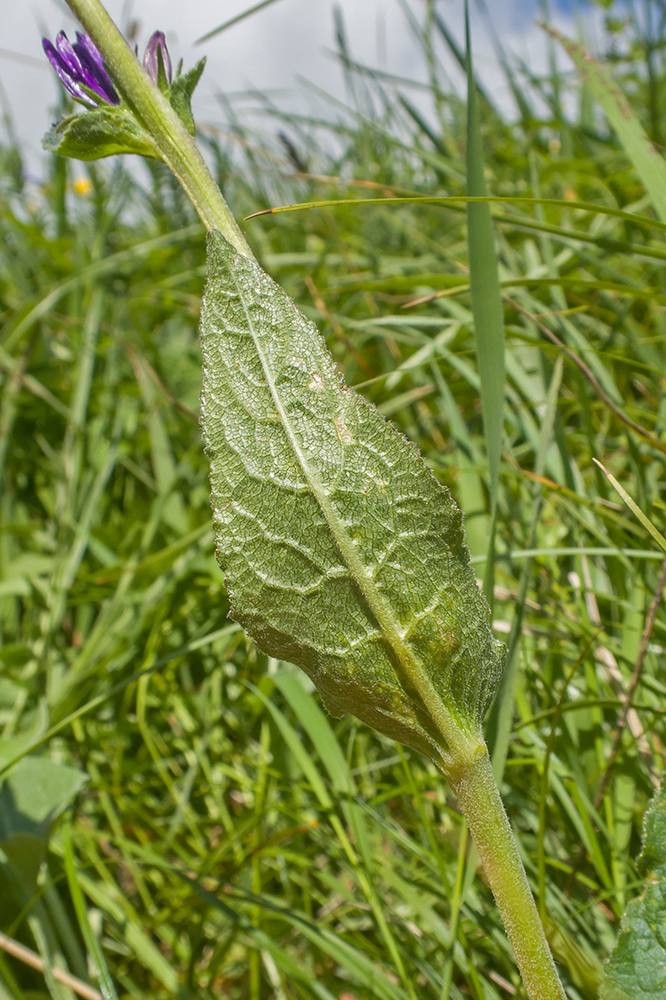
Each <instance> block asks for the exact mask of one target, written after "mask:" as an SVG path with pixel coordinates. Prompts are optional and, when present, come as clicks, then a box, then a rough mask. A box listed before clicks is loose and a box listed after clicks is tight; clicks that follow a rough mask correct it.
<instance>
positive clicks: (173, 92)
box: [169, 59, 206, 135]
mask: <svg viewBox="0 0 666 1000" xmlns="http://www.w3.org/2000/svg"><path fill="white" fill-rule="evenodd" d="M205 65H206V60H205V59H201V60H200V62H198V63H197V64H196V66H193V67H192V69H191V70H189V72H187V73H185V74H183V76H177V77H176V79H175V80H174V81H173V83H172V84H171V89H170V90H169V101H170V102H171V107H172V108H173V110H174V111H175V112H176V114H177V115H178V117H179V118H180V120H181V121H182V123H183V125H184V126H185V128H186V129H187V131H188V132H189V133H190V135H196V132H197V127H196V124H195V121H194V115H193V114H192V94H193V93H194V90H195V87H196V85H197V84H198V82H199V80H200V79H201V74H202V73H203V71H204V67H205Z"/></svg>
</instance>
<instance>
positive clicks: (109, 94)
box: [73, 42, 120, 104]
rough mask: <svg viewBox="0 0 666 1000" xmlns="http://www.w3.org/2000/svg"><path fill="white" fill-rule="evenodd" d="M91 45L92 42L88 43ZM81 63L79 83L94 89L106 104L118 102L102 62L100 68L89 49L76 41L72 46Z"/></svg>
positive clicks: (118, 99)
mask: <svg viewBox="0 0 666 1000" xmlns="http://www.w3.org/2000/svg"><path fill="white" fill-rule="evenodd" d="M90 44H91V45H92V42H91V43H90ZM73 49H74V51H75V52H76V54H77V56H78V57H79V61H80V63H81V83H85V85H86V87H89V88H90V90H94V91H95V93H96V94H98V95H99V96H100V97H101V98H102V99H103V100H104V101H106V102H107V103H108V104H120V98H119V97H118V95H117V94H116V92H115V90H114V89H113V84H112V83H111V80H110V79H109V76H108V73H107V72H106V70H105V69H104V63H102V66H101V69H100V66H99V63H98V62H97V61H96V59H95V57H94V56H93V55H92V54H91V53H90V51H89V49H88V48H86V47H85V46H83V45H82V44H81V43H80V42H77V43H76V44H75V45H74V46H73Z"/></svg>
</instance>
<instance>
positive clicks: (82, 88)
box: [42, 31, 120, 108]
mask: <svg viewBox="0 0 666 1000" xmlns="http://www.w3.org/2000/svg"><path fill="white" fill-rule="evenodd" d="M42 45H43V46H44V52H45V53H46V58H47V59H48V61H49V62H50V63H51V65H52V66H53V68H54V70H55V71H56V73H57V74H58V76H59V77H60V79H61V81H62V82H63V83H64V85H65V87H66V88H67V90H68V91H69V92H70V94H71V95H72V97H75V98H76V100H77V101H81V103H82V104H87V105H88V107H89V108H96V107H99V105H100V104H120V98H119V97H118V95H117V93H116V91H115V90H114V87H113V84H112V83H111V79H110V77H109V74H108V73H107V72H106V69H105V68H104V60H103V59H102V55H101V53H100V52H99V50H98V48H97V46H96V45H95V44H94V43H93V42H92V41H91V40H90V39H89V38H88V36H87V35H84V34H82V33H81V32H80V31H77V33H76V42H75V43H74V45H72V43H71V42H70V41H69V39H68V37H67V35H66V34H65V32H64V31H61V32H59V34H58V37H57V38H56V42H55V45H54V44H53V43H52V42H51V41H49V39H48V38H43V39H42ZM86 88H87V89H86ZM93 95H95V96H93Z"/></svg>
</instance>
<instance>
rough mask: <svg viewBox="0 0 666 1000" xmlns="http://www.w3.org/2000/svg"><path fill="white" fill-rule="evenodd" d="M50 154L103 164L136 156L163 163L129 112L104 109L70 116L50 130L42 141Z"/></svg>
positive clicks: (120, 107) (110, 108) (151, 142)
mask: <svg viewBox="0 0 666 1000" xmlns="http://www.w3.org/2000/svg"><path fill="white" fill-rule="evenodd" d="M42 146H43V147H44V149H45V150H47V151H48V152H50V153H59V154H60V156H71V157H72V158H73V159H75V160H100V159H102V158H103V157H105V156H114V155H115V154H116V153H137V154H138V155H139V156H150V157H154V158H155V159H161V157H160V153H159V151H158V149H157V146H156V145H155V143H154V142H153V140H152V138H151V136H150V135H149V134H148V133H147V132H145V131H144V130H143V129H142V128H141V126H140V125H139V124H138V123H137V121H136V119H135V118H134V116H133V114H132V112H131V111H130V110H129V108H126V107H123V106H122V105H120V106H119V107H111V106H109V107H105V108H95V109H94V110H90V111H84V112H83V113H82V114H79V115H69V116H68V117H67V118H63V119H62V120H61V121H59V122H57V123H56V124H55V125H53V126H52V127H51V129H50V130H49V131H48V132H47V133H46V135H45V136H44V138H43V139H42Z"/></svg>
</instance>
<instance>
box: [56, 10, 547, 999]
mask: <svg viewBox="0 0 666 1000" xmlns="http://www.w3.org/2000/svg"><path fill="white" fill-rule="evenodd" d="M67 4H68V6H69V7H70V9H71V10H72V11H73V13H74V14H76V16H77V17H78V19H79V20H80V22H81V24H82V25H83V27H84V28H85V29H86V31H87V32H88V34H89V35H90V37H91V38H92V40H93V41H94V43H95V45H96V46H97V48H98V49H99V51H100V52H101V53H102V56H103V57H104V61H105V63H106V65H107V68H108V70H109V72H110V74H111V76H112V78H113V82H114V84H115V85H117V87H118V89H119V91H120V93H121V94H122V96H123V98H124V99H125V101H126V102H127V104H128V105H129V106H130V107H131V108H132V110H133V112H134V114H135V115H136V117H137V119H138V120H139V121H140V122H141V124H142V125H143V127H144V128H145V129H146V131H147V132H148V133H149V134H150V135H151V136H152V138H153V140H154V142H155V144H156V146H157V148H158V150H159V152H160V154H161V156H162V158H163V159H164V161H165V163H167V164H168V166H169V167H170V168H171V170H172V171H173V173H174V174H175V176H176V177H177V178H178V180H179V181H180V183H181V184H182V186H183V188H184V189H185V191H186V192H187V194H188V195H189V197H190V199H191V200H192V203H193V204H194V206H195V208H196V210H197V212H198V213H199V215H200V216H201V219H202V221H203V223H204V225H205V226H206V228H207V229H214V230H217V231H218V232H220V233H221V234H222V235H223V236H224V237H225V239H227V240H228V241H229V242H230V243H231V244H232V246H234V247H235V249H236V250H237V251H238V252H239V253H241V254H243V255H244V256H246V257H250V258H252V257H253V254H252V251H251V250H250V248H249V246H248V244H247V242H246V241H245V237H244V236H243V234H242V233H241V231H240V229H239V228H238V225H237V223H236V220H235V219H234V217H233V215H232V214H231V212H230V210H229V207H228V205H227V203H226V202H225V200H224V197H223V196H222V193H221V191H220V189H219V188H218V186H217V184H216V183H215V180H214V178H213V176H212V174H211V173H210V171H209V169H208V167H207V166H206V163H205V161H204V159H203V157H202V155H201V153H200V152H199V149H198V147H197V145H196V143H195V141H194V139H193V138H192V136H191V135H190V134H189V132H188V131H187V129H186V128H185V126H184V125H183V123H182V122H181V120H180V118H179V117H178V115H177V114H176V112H175V111H174V110H173V108H172V107H171V105H170V104H169V102H168V100H167V99H166V98H165V97H164V95H163V94H162V93H161V92H160V90H159V89H158V87H157V86H156V85H155V84H154V83H153V81H152V80H151V78H150V77H149V76H148V74H147V73H146V72H145V71H144V69H143V67H142V66H141V65H140V64H139V62H138V61H137V59H136V57H135V55H134V54H133V52H132V51H131V50H130V48H129V46H128V45H127V42H126V41H125V39H124V38H123V36H122V35H121V33H120V32H119V30H118V28H117V27H116V25H115V24H114V22H113V21H112V20H111V18H110V17H109V15H108V14H107V12H106V11H105V9H104V7H103V6H102V4H101V3H100V0H67ZM380 610H381V609H380ZM417 680H418V681H419V683H417V685H416V686H417V688H418V690H419V693H420V694H421V696H422V697H423V699H424V704H426V706H427V708H428V709H429V710H430V711H431V714H433V719H434V720H435V724H436V725H437V726H438V728H440V730H442V731H443V733H444V736H445V740H446V744H447V746H448V747H449V749H450V751H451V758H452V760H453V763H452V766H451V767H450V768H447V770H446V772H445V776H446V777H447V778H448V780H449V781H450V783H451V785H452V787H453V789H454V791H455V792H456V794H457V796H458V801H459V803H460V808H461V810H462V812H463V814H464V816H465V818H466V820H467V822H468V824H469V828H470V831H471V833H472V836H473V838H474V840H475V842H476V846H477V848H478V851H479V856H480V858H481V861H482V863H483V868H484V871H485V873H486V876H487V878H488V882H489V883H490V887H491V889H492V891H493V894H494V896H495V900H496V902H497V906H498V908H499V911H500V913H501V915H502V919H503V921H504V925H505V927H506V931H507V934H508V936H509V940H510V942H511V945H512V947H513V951H514V954H515V956H516V962H517V964H518V968H519V969H520V972H521V975H522V977H523V982H524V984H525V988H526V990H527V993H528V996H529V998H530V1000H566V997H565V993H564V990H563V988H562V984H561V983H560V980H559V978H558V975H557V971H556V969H555V963H554V962H553V958H552V955H551V953H550V949H549V947H548V942H547V941H546V936H545V934H544V931H543V927H542V925H541V922H540V920H539V915H538V913H537V908H536V905H535V903H534V899H533V897H532V893H531V891H530V887H529V883H528V881H527V876H526V875H525V869H524V868H523V864H522V861H521V860H520V855H519V854H518V847H517V845H516V841H515V838H514V836H513V833H512V831H511V827H510V825H509V820H508V818H507V815H506V812H505V811H504V806H503V804H502V800H501V798H500V793H499V789H498V787H497V783H496V781H495V778H494V776H493V771H492V765H491V763H490V758H489V756H488V750H487V748H486V745H485V743H484V742H483V739H482V737H481V735H480V734H478V737H477V735H476V734H472V737H471V738H470V734H469V733H467V732H466V731H463V730H462V729H460V728H459V727H456V726H455V725H453V724H452V722H451V719H450V713H448V712H446V711H442V712H440V711H439V708H440V707H441V706H439V705H438V704H437V702H438V699H437V698H436V696H435V695H434V692H432V691H431V687H430V684H429V683H427V682H426V679H424V678H423V677H421V675H420V673H419V675H418V677H417Z"/></svg>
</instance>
